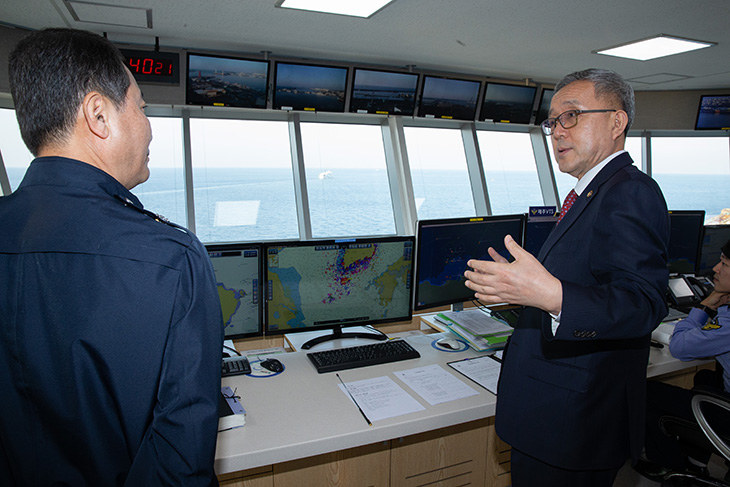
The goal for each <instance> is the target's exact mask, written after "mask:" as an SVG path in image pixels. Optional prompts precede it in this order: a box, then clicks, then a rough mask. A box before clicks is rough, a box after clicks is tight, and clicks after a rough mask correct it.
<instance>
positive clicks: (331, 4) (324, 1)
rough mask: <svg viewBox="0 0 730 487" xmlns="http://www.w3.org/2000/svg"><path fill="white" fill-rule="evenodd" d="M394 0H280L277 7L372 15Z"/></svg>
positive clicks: (352, 14) (359, 15)
mask: <svg viewBox="0 0 730 487" xmlns="http://www.w3.org/2000/svg"><path fill="white" fill-rule="evenodd" d="M392 1H393V0H358V1H353V0H348V1H343V0H278V1H277V2H276V6H277V7H282V8H292V9H297V10H310V11H312V12H322V13H328V14H338V15H350V16H353V17H365V18H367V17H370V16H372V15H373V14H375V12H377V11H379V10H380V9H382V8H383V7H385V6H386V5H388V4H389V3H391V2H392Z"/></svg>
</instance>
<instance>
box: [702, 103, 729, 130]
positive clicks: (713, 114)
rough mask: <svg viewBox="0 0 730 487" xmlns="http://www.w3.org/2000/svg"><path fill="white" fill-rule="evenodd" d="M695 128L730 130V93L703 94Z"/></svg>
mask: <svg viewBox="0 0 730 487" xmlns="http://www.w3.org/2000/svg"><path fill="white" fill-rule="evenodd" d="M695 130H730V95H702V96H701V97H700V107H699V108H698V109H697V120H695Z"/></svg>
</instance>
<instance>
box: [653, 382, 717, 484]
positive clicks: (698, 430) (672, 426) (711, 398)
mask: <svg viewBox="0 0 730 487" xmlns="http://www.w3.org/2000/svg"><path fill="white" fill-rule="evenodd" d="M695 390H696V391H699V392H698V393H697V394H695V395H694V396H693V397H692V413H693V414H694V416H695V419H696V420H697V423H693V422H690V421H686V420H683V419H680V418H675V417H670V416H665V417H663V418H662V419H661V420H660V427H661V429H662V431H664V433H665V434H667V435H669V436H675V437H678V438H680V439H681V440H682V441H684V442H685V443H688V444H690V445H693V446H696V447H699V448H702V449H704V450H706V451H711V452H713V453H715V454H718V455H721V456H722V457H723V458H724V459H725V463H726V464H727V465H730V434H728V433H727V432H723V434H718V433H717V432H716V431H715V428H716V427H717V424H716V425H715V428H713V426H712V425H710V423H709V421H708V418H707V409H706V408H704V406H705V405H713V406H715V407H717V408H721V409H720V410H717V409H716V411H717V412H718V414H715V415H714V416H716V417H715V418H714V419H715V421H719V419H718V418H717V416H718V415H720V416H721V417H722V422H723V423H725V424H730V395H728V394H723V393H722V392H718V391H713V390H709V389H705V388H695ZM703 408H704V409H703ZM729 480H730V472H728V474H726V475H725V480H720V479H716V478H713V477H710V476H708V475H704V474H693V473H688V472H681V473H680V472H672V473H669V474H667V475H666V476H665V477H664V479H663V480H662V487H730V481H729Z"/></svg>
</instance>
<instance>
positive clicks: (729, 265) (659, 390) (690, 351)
mask: <svg viewBox="0 0 730 487" xmlns="http://www.w3.org/2000/svg"><path fill="white" fill-rule="evenodd" d="M713 271H714V278H713V283H714V285H715V289H714V291H712V292H711V293H710V295H709V296H707V297H706V298H705V299H703V300H702V301H701V302H700V304H699V305H697V306H696V307H695V308H693V309H692V310H690V312H689V315H688V316H687V318H685V319H683V320H681V321H679V322H677V324H676V325H675V328H674V333H673V334H672V338H671V340H670V345H669V351H670V352H671V354H672V356H674V357H676V358H678V359H680V360H695V359H701V358H707V357H715V359H716V360H717V364H718V365H719V368H718V370H717V371H714V370H700V371H699V372H698V373H697V374H696V375H695V378H694V385H695V387H697V386H700V387H704V388H713V389H716V390H718V391H723V392H728V393H730V308H729V307H728V303H730V241H728V242H727V243H725V245H724V246H723V247H722V255H721V256H720V262H719V263H718V264H717V265H716V266H715V267H714V268H713ZM720 369H722V370H720ZM694 394H695V392H694V391H693V390H689V389H683V388H680V387H676V386H672V385H669V384H665V383H662V382H658V381H649V382H648V383H647V397H646V400H647V421H646V428H647V431H646V442H645V454H646V459H642V460H641V461H640V462H639V464H638V465H637V467H636V470H637V471H639V473H641V474H642V475H644V476H646V477H648V478H652V479H654V480H656V479H659V478H661V477H662V476H663V475H665V474H666V473H668V472H669V471H670V470H671V471H692V472H697V473H705V472H706V471H707V462H708V460H709V459H710V455H711V452H710V451H706V450H703V449H700V448H697V447H696V446H693V445H689V444H687V443H686V442H682V441H681V440H678V439H675V438H673V437H669V436H667V435H665V434H664V433H663V432H662V430H661V429H660V426H659V420H660V418H661V417H662V416H673V417H677V418H682V419H684V420H687V421H693V422H694V414H693V413H692V407H691V401H692V396H693V395H694ZM708 420H709V421H710V422H711V423H712V418H711V417H710V418H708ZM715 424H716V423H715ZM646 460H648V461H646Z"/></svg>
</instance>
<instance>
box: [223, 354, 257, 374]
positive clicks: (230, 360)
mask: <svg viewBox="0 0 730 487" xmlns="http://www.w3.org/2000/svg"><path fill="white" fill-rule="evenodd" d="M250 373H251V364H250V363H249V361H248V358H247V357H244V356H240V357H227V358H224V359H223V363H222V364H221V377H230V376H232V375H243V374H250Z"/></svg>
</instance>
